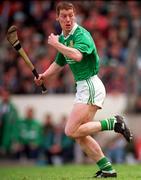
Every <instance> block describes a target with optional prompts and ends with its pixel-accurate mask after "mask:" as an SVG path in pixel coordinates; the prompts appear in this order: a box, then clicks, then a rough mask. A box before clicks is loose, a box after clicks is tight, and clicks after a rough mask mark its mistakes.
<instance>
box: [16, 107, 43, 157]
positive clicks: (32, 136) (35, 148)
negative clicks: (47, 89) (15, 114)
mask: <svg viewBox="0 0 141 180" xmlns="http://www.w3.org/2000/svg"><path fill="white" fill-rule="evenodd" d="M18 128H19V129H18V132H19V134H18V140H19V141H18V142H17V143H15V144H13V152H14V154H15V158H17V159H19V158H21V157H23V156H25V157H26V158H27V159H34V160H37V158H38V156H39V152H40V147H41V144H42V126H41V124H40V123H39V122H38V121H37V119H35V118H34V110H33V108H31V107H28V108H27V110H26V115H25V117H24V118H23V119H21V122H20V123H19V127H18Z"/></svg>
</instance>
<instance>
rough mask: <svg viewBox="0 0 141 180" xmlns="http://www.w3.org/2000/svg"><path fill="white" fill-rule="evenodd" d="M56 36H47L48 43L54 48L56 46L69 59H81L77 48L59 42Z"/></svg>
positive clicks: (81, 55) (81, 56)
mask: <svg viewBox="0 0 141 180" xmlns="http://www.w3.org/2000/svg"><path fill="white" fill-rule="evenodd" d="M58 38H59V36H56V35H54V34H51V35H50V36H49V38H48V43H49V44H50V45H52V46H53V47H54V48H56V49H57V50H58V51H59V52H60V53H62V54H63V55H64V56H67V57H69V58H70V59H73V60H75V61H77V62H79V61H81V60H82V58H83V54H82V53H81V52H80V51H79V50H77V49H75V48H71V47H67V46H65V45H63V44H62V43H60V42H59V40H58Z"/></svg>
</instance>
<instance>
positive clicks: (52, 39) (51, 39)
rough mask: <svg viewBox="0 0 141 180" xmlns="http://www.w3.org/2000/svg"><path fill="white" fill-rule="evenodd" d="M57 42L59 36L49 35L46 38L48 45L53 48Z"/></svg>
mask: <svg viewBox="0 0 141 180" xmlns="http://www.w3.org/2000/svg"><path fill="white" fill-rule="evenodd" d="M58 42H59V36H58V35H55V34H53V33H51V34H50V36H49V37H48V44H50V45H52V46H54V47H55V46H56V44H57V43H58Z"/></svg>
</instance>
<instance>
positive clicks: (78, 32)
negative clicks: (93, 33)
mask: <svg viewBox="0 0 141 180" xmlns="http://www.w3.org/2000/svg"><path fill="white" fill-rule="evenodd" d="M74 35H75V36H77V35H82V36H85V35H90V33H89V31H88V30H87V29H85V28H84V27H82V26H80V25H78V26H77V28H76V30H75V33H74Z"/></svg>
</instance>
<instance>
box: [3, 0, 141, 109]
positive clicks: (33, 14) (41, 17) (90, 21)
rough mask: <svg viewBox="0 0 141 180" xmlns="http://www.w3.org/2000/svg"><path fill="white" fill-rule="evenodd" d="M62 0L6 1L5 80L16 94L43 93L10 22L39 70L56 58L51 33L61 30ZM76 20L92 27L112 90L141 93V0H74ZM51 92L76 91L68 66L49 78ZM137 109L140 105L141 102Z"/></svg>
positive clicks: (105, 79)
mask: <svg viewBox="0 0 141 180" xmlns="http://www.w3.org/2000/svg"><path fill="white" fill-rule="evenodd" d="M57 2H59V0H57V1H49V0H48V1H39V0H30V1H28V2H26V3H24V2H23V1H19V0H18V1H10V0H9V1H8V0H7V1H1V3H0V32H1V33H0V41H1V44H0V86H3V87H6V88H7V89H9V90H10V92H11V93H12V94H33V93H34V94H35V93H37V94H38V93H40V88H39V87H38V88H37V87H35V85H34V83H33V76H32V73H31V71H30V69H29V68H28V67H27V66H26V65H25V63H24V62H23V61H22V60H21V57H19V56H18V55H17V53H16V52H15V51H14V50H13V48H12V47H11V46H10V45H9V43H8V42H7V40H6V38H5V36H6V31H7V29H8V27H9V26H10V25H13V24H14V25H16V26H17V27H18V35H19V38H20V41H21V43H22V46H23V47H24V49H25V50H26V52H27V54H28V55H29V57H30V59H31V60H32V62H33V63H34V65H35V67H36V68H37V71H38V72H39V73H41V72H43V71H44V70H45V69H46V68H48V67H49V65H50V64H51V63H52V62H53V61H54V58H55V55H56V50H54V49H53V48H52V47H51V46H49V45H48V43H47V39H48V36H49V35H50V33H55V34H60V33H61V29H60V26H59V24H58V22H56V14H55V6H56V3H57ZM73 2H74V4H75V7H76V9H77V22H78V24H80V25H82V26H84V27H85V28H86V29H87V30H88V31H90V33H91V35H92V37H93V39H94V41H95V44H96V46H97V50H98V53H99V56H100V64H101V69H100V72H99V76H100V77H101V78H102V80H103V82H104V84H105V86H106V90H107V93H115V92H116V93H128V94H130V93H136V94H137V95H138V96H139V97H140V96H141V86H140V85H139V84H140V83H139V82H140V78H141V53H140V52H141V51H140V47H141V46H140V44H141V11H140V8H141V3H140V2H139V1H121V0H118V1H115V0H113V1H104V0H100V1H99V0H96V1H83V3H82V1H73ZM46 84H47V87H48V93H73V92H74V89H75V88H74V86H75V84H74V79H73V77H72V75H71V73H70V70H69V68H68V66H66V67H65V68H64V70H63V71H62V72H61V73H60V74H59V75H56V77H54V79H53V80H52V81H50V82H48V81H47V82H46ZM137 104H138V105H139V109H137V111H138V110H139V111H141V105H140V103H138V102H137Z"/></svg>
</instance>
